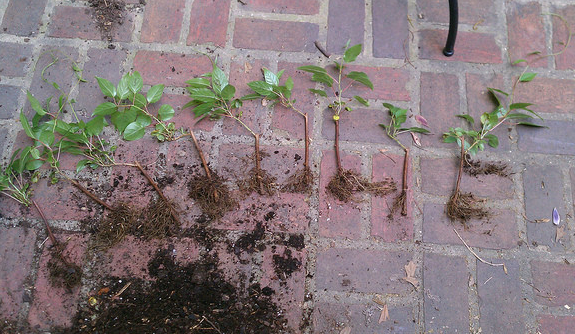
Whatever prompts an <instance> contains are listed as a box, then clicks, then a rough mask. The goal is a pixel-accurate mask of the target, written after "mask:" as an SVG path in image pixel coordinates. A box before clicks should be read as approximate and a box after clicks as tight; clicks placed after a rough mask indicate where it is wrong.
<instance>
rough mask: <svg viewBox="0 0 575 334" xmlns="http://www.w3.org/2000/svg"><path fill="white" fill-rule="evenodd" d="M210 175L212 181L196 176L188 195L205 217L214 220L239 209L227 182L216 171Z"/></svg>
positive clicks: (189, 184)
mask: <svg viewBox="0 0 575 334" xmlns="http://www.w3.org/2000/svg"><path fill="white" fill-rule="evenodd" d="M210 174H211V179H209V178H208V177H206V176H204V175H195V176H194V177H193V178H192V179H191V180H190V182H189V183H188V189H189V194H188V195H189V196H190V198H193V199H194V200H196V202H197V203H198V205H199V206H200V209H201V210H202V212H203V213H204V214H205V215H207V216H208V217H209V218H210V219H212V220H214V219H219V218H221V217H223V216H224V215H225V214H226V212H228V211H231V210H233V209H235V208H237V207H238V202H237V201H236V200H235V199H234V198H233V197H232V195H231V193H230V190H229V188H228V186H227V185H226V183H225V182H226V180H225V179H224V178H223V177H221V176H219V175H218V174H217V173H216V172H215V171H210Z"/></svg>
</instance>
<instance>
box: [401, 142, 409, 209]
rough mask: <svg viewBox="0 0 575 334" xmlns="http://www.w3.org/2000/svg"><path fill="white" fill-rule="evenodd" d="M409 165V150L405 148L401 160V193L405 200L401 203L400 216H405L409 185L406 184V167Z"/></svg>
mask: <svg viewBox="0 0 575 334" xmlns="http://www.w3.org/2000/svg"><path fill="white" fill-rule="evenodd" d="M408 165H409V149H408V148H405V156H404V160H403V180H402V182H403V184H402V189H401V192H402V193H404V194H405V200H404V201H403V206H402V208H401V215H402V216H407V190H408V188H409V185H408V184H407V167H408Z"/></svg>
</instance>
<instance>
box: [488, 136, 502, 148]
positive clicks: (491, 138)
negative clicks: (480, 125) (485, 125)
mask: <svg viewBox="0 0 575 334" xmlns="http://www.w3.org/2000/svg"><path fill="white" fill-rule="evenodd" d="M485 138H486V139H487V144H488V145H489V146H491V147H493V148H497V146H499V138H497V136H495V135H492V134H486V135H485Z"/></svg>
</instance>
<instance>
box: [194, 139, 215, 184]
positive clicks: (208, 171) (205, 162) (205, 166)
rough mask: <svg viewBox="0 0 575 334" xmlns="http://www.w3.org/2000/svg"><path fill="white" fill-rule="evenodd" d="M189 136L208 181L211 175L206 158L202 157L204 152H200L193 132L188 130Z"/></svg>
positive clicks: (200, 149)
mask: <svg viewBox="0 0 575 334" xmlns="http://www.w3.org/2000/svg"><path fill="white" fill-rule="evenodd" d="M190 135H191V136H192V140H193V141H194V145H195V146H196V150H198V154H199V155H200V159H201V160H202V166H204V170H205V171H206V176H207V177H208V179H210V180H211V179H212V175H211V173H210V169H209V168H208V163H207V161H206V157H205V156H204V152H203V151H202V148H201V147H200V144H199V143H198V140H197V139H196V136H195V135H194V131H191V130H190Z"/></svg>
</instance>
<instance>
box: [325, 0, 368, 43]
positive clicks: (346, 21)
mask: <svg viewBox="0 0 575 334" xmlns="http://www.w3.org/2000/svg"><path fill="white" fill-rule="evenodd" d="M351 17H353V19H350V18H351ZM364 20H365V4H364V3H363V2H361V1H346V0H332V1H330V2H329V10H328V16H327V26H328V27H327V50H328V51H329V52H331V53H336V54H343V50H344V48H345V45H346V43H347V41H348V40H350V41H351V43H350V45H355V44H363V32H364V28H363V21H364Z"/></svg>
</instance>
